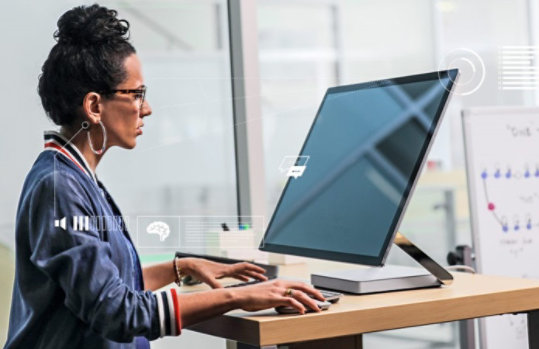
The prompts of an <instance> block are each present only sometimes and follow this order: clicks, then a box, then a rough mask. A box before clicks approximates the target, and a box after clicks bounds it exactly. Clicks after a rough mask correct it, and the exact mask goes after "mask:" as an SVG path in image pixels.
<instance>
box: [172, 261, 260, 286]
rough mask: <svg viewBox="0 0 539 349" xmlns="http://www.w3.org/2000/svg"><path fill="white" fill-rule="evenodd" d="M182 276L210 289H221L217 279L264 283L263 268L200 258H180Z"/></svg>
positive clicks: (242, 263) (245, 263)
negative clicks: (253, 280) (228, 278)
mask: <svg viewBox="0 0 539 349" xmlns="http://www.w3.org/2000/svg"><path fill="white" fill-rule="evenodd" d="M177 263H179V267H180V270H181V272H182V274H186V275H190V276H192V277H194V278H195V279H197V280H199V281H202V282H204V283H206V284H208V285H210V286H211V287H212V288H221V287H223V286H222V285H221V283H220V282H219V281H217V279H221V278H224V277H232V278H235V279H238V280H241V281H249V279H250V278H253V279H258V280H262V281H265V280H267V279H268V278H267V277H266V276H265V275H264V273H265V272H266V271H265V270H264V269H263V268H261V267H259V266H256V265H254V264H251V263H247V262H241V263H235V264H223V263H217V262H213V261H209V260H207V259H202V258H191V257H188V258H181V259H179V260H178V262H177Z"/></svg>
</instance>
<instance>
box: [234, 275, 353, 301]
mask: <svg viewBox="0 0 539 349" xmlns="http://www.w3.org/2000/svg"><path fill="white" fill-rule="evenodd" d="M275 278H276V277H275V276H272V277H270V278H268V279H269V280H272V279H275ZM260 282H264V281H262V280H251V281H247V282H240V283H237V284H232V285H228V286H225V288H230V287H243V286H249V285H256V284H258V283H260ZM318 291H320V293H322V296H323V297H324V298H325V299H326V301H327V302H330V303H337V302H338V301H339V299H340V298H341V297H342V295H343V294H342V293H340V292H336V291H329V290H323V289H318ZM309 296H310V297H311V298H314V297H313V296H311V295H309Z"/></svg>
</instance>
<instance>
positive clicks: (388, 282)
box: [311, 232, 453, 294]
mask: <svg viewBox="0 0 539 349" xmlns="http://www.w3.org/2000/svg"><path fill="white" fill-rule="evenodd" d="M394 243H395V245H397V246H399V247H400V248H401V249H402V250H403V251H404V252H406V253H407V254H408V255H409V256H410V257H412V258H413V259H414V260H415V261H416V262H418V263H419V264H421V266H423V268H425V269H422V268H413V267H402V266H396V265H393V266H385V267H372V268H363V269H360V268H357V269H354V270H345V271H338V272H333V273H323V274H321V273H318V274H312V275H311V283H312V284H313V285H314V286H315V287H320V288H329V289H332V290H337V291H343V292H349V293H355V294H364V293H375V292H389V291H398V290H409V289H414V288H424V287H436V286H440V285H451V283H452V282H453V275H451V274H450V273H449V272H448V271H447V270H445V269H444V267H442V266H441V265H439V264H438V263H436V261H434V260H433V259H432V258H430V256H429V255H427V254H426V253H425V252H423V251H422V250H421V249H419V248H418V247H417V246H416V245H415V244H414V243H412V242H411V241H410V240H408V239H407V238H406V237H405V236H404V235H402V234H401V233H399V232H397V233H396V234H395V240H394Z"/></svg>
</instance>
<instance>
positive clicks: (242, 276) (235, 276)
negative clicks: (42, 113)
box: [231, 274, 251, 282]
mask: <svg viewBox="0 0 539 349" xmlns="http://www.w3.org/2000/svg"><path fill="white" fill-rule="evenodd" d="M231 277H233V278H234V279H238V280H240V281H245V282H247V281H249V280H251V279H249V277H247V276H244V275H240V274H234V275H231Z"/></svg>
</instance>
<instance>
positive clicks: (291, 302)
mask: <svg viewBox="0 0 539 349" xmlns="http://www.w3.org/2000/svg"><path fill="white" fill-rule="evenodd" d="M281 302H282V305H284V306H290V307H293V308H295V309H297V310H298V311H299V312H300V313H301V314H305V311H306V309H305V307H304V306H303V304H301V303H300V302H298V301H297V300H296V299H294V298H293V297H282V298H281Z"/></svg>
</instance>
